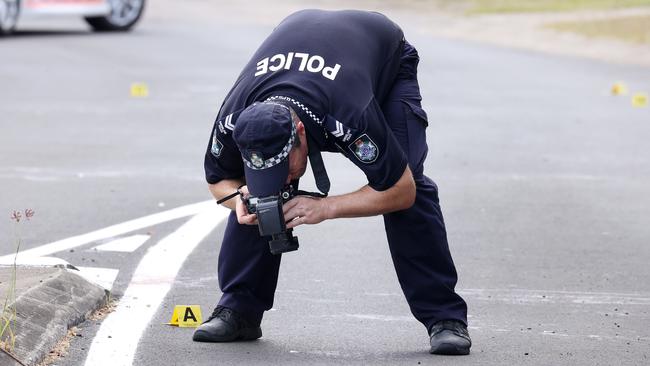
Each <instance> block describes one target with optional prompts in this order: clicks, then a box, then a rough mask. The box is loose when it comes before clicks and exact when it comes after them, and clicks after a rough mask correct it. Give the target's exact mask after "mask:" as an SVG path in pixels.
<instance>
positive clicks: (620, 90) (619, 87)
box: [612, 83, 627, 95]
mask: <svg viewBox="0 0 650 366" xmlns="http://www.w3.org/2000/svg"><path fill="white" fill-rule="evenodd" d="M612 94H613V95H625V94H627V86H625V84H623V83H616V84H614V86H612Z"/></svg>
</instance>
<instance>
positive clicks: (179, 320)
mask: <svg viewBox="0 0 650 366" xmlns="http://www.w3.org/2000/svg"><path fill="white" fill-rule="evenodd" d="M201 321H202V320H201V306H199V305H176V306H174V312H173V313H172V319H171V320H170V322H169V323H167V324H169V325H175V326H178V327H198V326H199V325H200V324H201Z"/></svg>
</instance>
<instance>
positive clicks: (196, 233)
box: [85, 201, 230, 366]
mask: <svg viewBox="0 0 650 366" xmlns="http://www.w3.org/2000/svg"><path fill="white" fill-rule="evenodd" d="M210 202H211V205H208V206H206V207H205V209H203V210H202V211H201V212H200V213H198V214H197V215H196V216H194V217H193V218H191V219H190V220H189V221H188V222H187V223H185V224H184V225H183V226H181V227H180V228H179V229H178V230H176V231H175V232H173V233H172V234H170V235H168V236H166V237H165V238H163V239H161V240H160V242H158V243H157V244H156V245H154V246H152V247H150V248H149V249H148V250H147V253H146V254H145V255H144V257H143V258H142V260H141V261H140V264H138V267H137V268H136V270H135V272H134V274H133V278H132V280H131V283H130V284H129V286H128V288H127V289H126V291H125V292H124V296H123V297H122V299H121V300H120V302H119V304H118V306H117V309H116V310H115V311H114V312H113V313H111V314H109V316H108V317H107V318H106V319H105V320H104V321H103V322H102V325H101V326H100V328H99V331H98V332H97V335H96V336H95V338H94V339H93V343H92V344H91V346H90V350H89V352H88V356H87V358H86V363H85V365H87V366H103V365H107V366H109V365H110V366H130V365H132V363H133V358H134V356H135V351H136V349H137V347H138V343H139V341H140V337H141V336H142V333H143V332H144V331H145V329H146V327H147V324H149V322H150V321H151V318H152V317H153V315H154V314H155V313H156V311H157V309H158V307H159V305H160V303H161V302H162V300H163V299H164V298H165V296H166V295H167V292H168V291H169V290H170V288H171V286H172V284H173V282H174V279H175V277H176V275H177V274H178V271H179V270H180V268H181V266H182V264H183V262H184V261H185V259H186V258H187V256H188V255H189V254H190V253H192V251H193V250H194V248H196V246H197V245H198V244H199V243H200V242H201V241H202V240H203V239H204V238H205V237H206V236H207V235H208V234H209V233H210V232H211V231H212V230H213V229H214V228H215V227H216V226H217V225H219V223H221V221H223V220H224V219H225V218H226V217H227V216H228V214H229V213H230V210H228V209H227V208H224V207H220V206H218V205H216V204H215V203H214V202H213V201H210Z"/></svg>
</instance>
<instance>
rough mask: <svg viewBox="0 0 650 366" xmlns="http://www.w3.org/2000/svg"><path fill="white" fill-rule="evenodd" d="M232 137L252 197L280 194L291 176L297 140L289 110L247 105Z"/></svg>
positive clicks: (274, 105) (277, 107) (277, 106)
mask: <svg viewBox="0 0 650 366" xmlns="http://www.w3.org/2000/svg"><path fill="white" fill-rule="evenodd" d="M233 138H234V140H235V143H236V144H237V147H238V148H239V152H240V153H241V155H242V159H243V161H244V173H245V175H246V185H247V186H248V191H249V192H250V193H251V195H253V196H256V197H263V196H270V195H277V194H279V192H280V191H281V190H282V188H283V187H284V185H285V183H286V180H287V176H288V175H289V152H290V151H291V148H292V147H293V143H294V141H295V139H296V138H297V136H296V126H295V124H294V123H293V121H292V119H291V112H290V110H289V108H288V107H286V106H284V105H282V104H278V103H274V102H264V103H254V104H252V105H250V106H248V107H247V108H246V109H244V110H243V111H242V112H241V114H240V115H239V118H237V123H236V124H235V128H234V131H233Z"/></svg>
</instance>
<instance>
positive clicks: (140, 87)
mask: <svg viewBox="0 0 650 366" xmlns="http://www.w3.org/2000/svg"><path fill="white" fill-rule="evenodd" d="M148 96H149V87H148V86H147V84H145V83H132V84H131V97H132V98H146V97H148Z"/></svg>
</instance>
